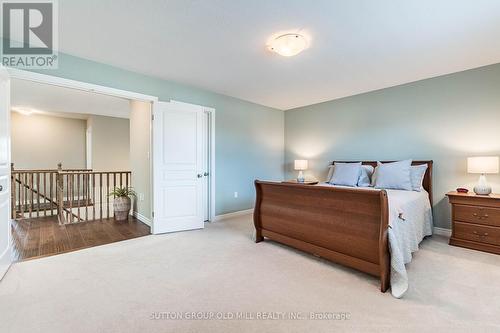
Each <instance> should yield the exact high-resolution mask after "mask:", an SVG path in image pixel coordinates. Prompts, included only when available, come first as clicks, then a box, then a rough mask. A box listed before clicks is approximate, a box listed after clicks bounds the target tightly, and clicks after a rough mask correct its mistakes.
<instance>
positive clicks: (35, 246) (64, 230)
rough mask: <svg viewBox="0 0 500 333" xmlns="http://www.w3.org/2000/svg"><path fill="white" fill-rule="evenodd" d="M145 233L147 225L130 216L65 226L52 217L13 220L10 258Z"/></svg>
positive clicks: (27, 256) (30, 256)
mask: <svg viewBox="0 0 500 333" xmlns="http://www.w3.org/2000/svg"><path fill="white" fill-rule="evenodd" d="M149 234H150V228H149V226H147V225H146V224H144V223H142V222H141V221H139V220H137V219H136V218H134V217H129V220H128V221H125V222H116V221H114V220H113V219H112V218H111V219H103V220H96V221H90V222H83V223H75V224H70V225H65V226H60V225H59V223H58V222H57V217H55V216H54V217H52V216H50V217H40V218H36V219H26V220H20V221H13V222H12V243H13V261H22V260H27V259H34V258H39V257H45V256H51V255H55V254H60V253H65V252H71V251H75V250H80V249H84V248H88V247H92V246H97V245H103V244H108V243H113V242H118V241H122V240H126V239H131V238H136V237H141V236H146V235H149Z"/></svg>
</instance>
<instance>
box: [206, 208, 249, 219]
mask: <svg viewBox="0 0 500 333" xmlns="http://www.w3.org/2000/svg"><path fill="white" fill-rule="evenodd" d="M251 214H253V208H251V209H246V210H240V211H237V212H232V213H227V214H221V215H216V216H215V219H214V220H213V221H214V222H218V221H223V220H227V219H230V218H234V217H239V216H244V215H251Z"/></svg>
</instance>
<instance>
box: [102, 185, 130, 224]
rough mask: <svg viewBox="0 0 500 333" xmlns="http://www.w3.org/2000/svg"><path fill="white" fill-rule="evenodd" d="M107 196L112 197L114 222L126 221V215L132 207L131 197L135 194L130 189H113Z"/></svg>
mask: <svg viewBox="0 0 500 333" xmlns="http://www.w3.org/2000/svg"><path fill="white" fill-rule="evenodd" d="M108 195H109V196H113V197H114V201H113V210H114V212H115V221H126V220H128V214H129V213H130V208H131V207H132V200H131V197H135V196H136V193H135V191H134V189H133V188H132V187H115V188H114V189H113V191H112V192H111V193H109V194H108Z"/></svg>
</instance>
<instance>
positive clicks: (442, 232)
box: [434, 227, 451, 237]
mask: <svg viewBox="0 0 500 333" xmlns="http://www.w3.org/2000/svg"><path fill="white" fill-rule="evenodd" d="M434 235H438V236H444V237H451V229H445V228H439V227H434Z"/></svg>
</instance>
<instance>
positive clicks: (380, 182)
mask: <svg viewBox="0 0 500 333" xmlns="http://www.w3.org/2000/svg"><path fill="white" fill-rule="evenodd" d="M411 163H412V160H404V161H399V162H393V163H380V162H377V168H376V169H375V173H374V176H373V181H374V185H375V188H387V189H394V190H406V191H411V190H413V187H412V183H411V171H410V170H411Z"/></svg>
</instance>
